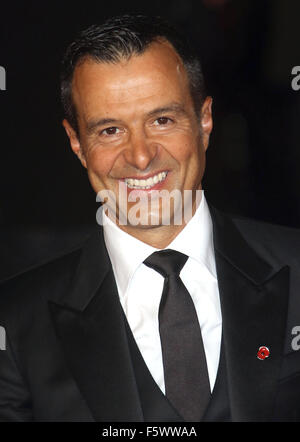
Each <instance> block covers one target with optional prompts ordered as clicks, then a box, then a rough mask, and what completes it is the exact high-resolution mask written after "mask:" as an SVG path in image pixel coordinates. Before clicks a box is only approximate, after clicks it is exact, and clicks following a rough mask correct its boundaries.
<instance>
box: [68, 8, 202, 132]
mask: <svg viewBox="0 0 300 442" xmlns="http://www.w3.org/2000/svg"><path fill="white" fill-rule="evenodd" d="M163 40H166V41H168V42H169V43H171V45H172V46H173V47H174V49H175V50H176V52H177V53H178V55H179V56H180V57H181V59H182V62H183V65H184V67H185V69H186V72H187V75H188V79H189V85H190V92H191V97H192V99H193V103H194V107H195V111H196V112H197V113H198V112H199V111H200V108H201V106H202V103H203V100H204V98H205V86H204V78H203V73H202V68H201V64H200V61H199V58H198V56H197V54H196V52H195V51H194V49H193V48H192V47H191V46H190V44H189V42H188V41H187V39H186V37H185V36H184V35H183V33H181V32H180V31H179V30H178V29H176V28H175V27H174V26H173V25H171V24H170V23H168V22H166V21H165V20H164V19H162V18H161V17H148V16H144V15H123V16H120V17H114V18H110V19H108V20H107V21H106V22H105V23H103V24H100V25H98V24H96V25H92V26H90V27H89V28H87V29H85V30H83V31H82V32H81V33H80V34H79V35H78V37H77V38H76V39H75V40H74V41H73V42H72V43H71V44H70V45H69V46H68V47H67V49H66V52H65V55H64V57H63V60H62V70H61V101H62V106H63V110H64V114H65V118H66V119H67V120H68V122H69V123H70V125H71V126H72V127H73V129H74V130H75V131H76V132H77V133H78V123H77V114H76V109H75V106H74V103H73V100H72V79H73V73H74V70H75V67H76V66H77V65H78V64H79V62H82V61H84V60H85V59H87V58H91V59H93V60H95V61H97V62H99V63H101V62H104V63H117V62H119V61H120V60H121V59H124V58H125V59H129V58H130V57H131V56H132V55H139V54H142V53H143V52H144V51H145V50H146V49H147V48H148V46H149V45H150V44H151V43H153V42H156V41H163Z"/></svg>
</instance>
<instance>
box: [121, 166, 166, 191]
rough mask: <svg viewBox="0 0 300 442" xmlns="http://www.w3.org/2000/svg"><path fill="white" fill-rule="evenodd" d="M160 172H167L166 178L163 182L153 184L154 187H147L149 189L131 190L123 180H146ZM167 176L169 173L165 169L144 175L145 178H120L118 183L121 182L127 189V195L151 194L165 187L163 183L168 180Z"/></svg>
mask: <svg viewBox="0 0 300 442" xmlns="http://www.w3.org/2000/svg"><path fill="white" fill-rule="evenodd" d="M161 172H167V176H166V178H165V179H164V180H163V181H160V182H159V183H156V184H154V186H152V187H149V189H133V188H130V187H128V186H127V185H126V184H125V179H129V178H131V179H140V180H141V179H147V178H151V177H153V176H155V175H157V174H159V173H161ZM169 175H170V171H169V170H167V169H162V170H160V171H159V172H155V173H154V174H148V175H145V176H143V177H126V178H122V179H120V181H121V182H122V183H124V185H125V186H126V189H127V193H128V194H129V193H131V192H138V193H139V192H147V193H151V192H152V191H154V190H160V189H162V188H163V187H164V186H165V183H166V182H167V180H168V178H169Z"/></svg>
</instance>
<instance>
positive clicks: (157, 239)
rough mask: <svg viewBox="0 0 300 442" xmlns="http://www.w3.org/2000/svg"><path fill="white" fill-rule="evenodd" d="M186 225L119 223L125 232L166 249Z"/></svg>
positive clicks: (151, 244) (157, 247)
mask: <svg viewBox="0 0 300 442" xmlns="http://www.w3.org/2000/svg"><path fill="white" fill-rule="evenodd" d="M185 226H186V224H181V225H179V226H178V225H173V226H154V227H147V228H146V227H145V226H141V227H137V226H134V227H133V226H121V225H119V227H120V229H122V230H124V232H126V233H128V234H129V235H131V236H134V237H135V238H136V239H138V240H140V241H142V242H144V243H146V244H149V245H150V246H152V247H155V248H156V249H164V248H165V247H167V246H168V245H169V244H170V243H171V242H172V241H173V239H174V238H176V236H177V235H178V234H179V233H180V232H181V230H182V229H183V228H184V227H185Z"/></svg>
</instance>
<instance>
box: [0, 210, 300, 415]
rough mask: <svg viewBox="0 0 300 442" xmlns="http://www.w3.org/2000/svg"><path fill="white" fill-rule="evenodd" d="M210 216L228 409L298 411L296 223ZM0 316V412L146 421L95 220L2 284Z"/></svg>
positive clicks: (299, 247)
mask: <svg viewBox="0 0 300 442" xmlns="http://www.w3.org/2000/svg"><path fill="white" fill-rule="evenodd" d="M211 215H212V219H213V234H214V248H215V256H216V265H217V275H218V284H219V291H220V299H221V308H222V318H223V329H222V330H223V343H224V351H225V354H226V364H227V376H228V394H229V402H230V410H231V416H232V420H233V421H259V420H263V421H268V420H288V421H292V420H296V421H297V420H299V421H300V351H296V350H293V348H292V345H291V344H292V339H293V338H294V337H295V336H294V335H292V329H293V327H295V326H297V325H300V290H299V287H300V253H299V251H300V234H299V231H298V230H295V229H289V228H284V227H278V226H273V225H268V224H264V223H259V222H254V221H249V220H243V219H236V220H232V219H231V218H229V217H227V216H225V215H223V214H221V213H220V212H218V211H217V210H215V209H213V208H211ZM0 325H1V326H3V327H5V330H6V338H7V340H6V350H2V351H0V420H2V421H28V420H35V421H110V422H117V421H123V422H125V421H135V422H139V421H143V419H144V417H143V412H142V407H141V403H140V397H139V392H138V389H137V384H136V379H135V374H134V367H133V365H132V360H131V357H130V351H129V348H128V340H127V337H126V330H125V322H124V315H123V313H122V308H121V305H120V302H119V298H118V293H117V288H116V283H115V279H114V275H113V271H112V267H111V264H110V260H109V257H108V254H107V251H106V248H105V246H104V241H103V235H102V229H101V228H100V227H99V228H98V229H97V232H96V233H94V234H93V235H91V237H90V238H89V239H88V240H87V241H85V242H84V243H83V244H82V245H81V246H79V247H76V249H75V250H73V251H71V252H70V253H67V254H65V255H64V256H61V257H59V258H57V259H55V260H53V261H51V262H49V263H47V264H44V265H42V266H39V267H37V268H35V269H33V270H31V271H28V272H24V274H22V275H19V276H18V277H15V278H13V279H11V280H10V281H6V282H5V283H4V284H2V286H1V293H0ZM260 346H267V347H268V348H269V350H270V355H269V357H268V358H266V359H264V360H260V359H258V358H257V352H258V349H259V347H260Z"/></svg>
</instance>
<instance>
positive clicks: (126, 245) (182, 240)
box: [102, 191, 216, 295]
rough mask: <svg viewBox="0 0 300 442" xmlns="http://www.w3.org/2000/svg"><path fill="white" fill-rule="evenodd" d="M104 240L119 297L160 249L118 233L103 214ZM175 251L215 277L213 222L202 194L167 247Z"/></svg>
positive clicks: (118, 230) (119, 231) (122, 232)
mask: <svg viewBox="0 0 300 442" xmlns="http://www.w3.org/2000/svg"><path fill="white" fill-rule="evenodd" d="M102 223H103V231H104V241H105V245H106V247H107V251H108V254H109V257H110V260H111V263H112V267H113V271H114V275H115V278H116V282H117V287H118V290H119V294H120V295H121V294H125V292H126V290H127V287H128V285H129V282H130V280H131V278H132V277H133V275H134V273H135V271H136V270H137V268H138V267H139V266H140V265H141V264H142V263H143V261H144V260H145V259H146V258H147V257H148V256H149V255H151V253H153V252H155V251H157V250H159V249H156V248H154V247H152V246H150V245H149V244H146V243H144V242H142V241H140V240H138V239H137V238H135V237H133V236H131V235H129V234H128V233H126V232H124V231H123V230H121V229H120V228H119V227H118V226H117V225H116V224H115V223H114V222H113V221H111V220H110V219H109V218H108V217H107V216H106V215H105V213H104V212H102ZM166 248H167V249H173V250H177V251H178V252H181V253H184V254H186V255H187V256H189V257H190V258H192V259H195V260H196V261H198V262H200V263H201V264H203V265H205V266H206V267H207V269H208V270H209V272H210V273H211V274H212V275H213V276H214V277H216V268H215V258H214V252H213V238H212V221H211V217H210V213H209V208H208V205H207V202H206V199H205V197H204V191H202V197H201V202H200V204H199V207H198V208H197V210H196V212H195V214H194V216H193V217H192V218H191V220H190V221H189V222H188V223H187V225H186V226H185V227H184V229H182V230H181V232H180V233H179V234H178V235H177V236H176V238H175V239H174V240H173V241H172V242H171V243H170V244H169V245H168V246H167V247H166Z"/></svg>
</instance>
